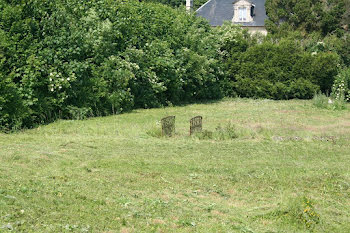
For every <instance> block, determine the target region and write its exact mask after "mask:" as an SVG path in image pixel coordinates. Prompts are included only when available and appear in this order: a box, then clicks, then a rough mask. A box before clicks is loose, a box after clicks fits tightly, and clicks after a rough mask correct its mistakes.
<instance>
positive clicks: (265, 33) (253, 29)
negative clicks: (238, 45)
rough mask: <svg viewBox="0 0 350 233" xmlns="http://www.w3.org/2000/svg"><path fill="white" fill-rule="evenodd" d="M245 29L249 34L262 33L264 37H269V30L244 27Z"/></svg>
mask: <svg viewBox="0 0 350 233" xmlns="http://www.w3.org/2000/svg"><path fill="white" fill-rule="evenodd" d="M244 28H246V29H248V32H249V33H250V34H255V33H261V34H263V35H264V36H266V35H267V30H266V28H265V27H244Z"/></svg>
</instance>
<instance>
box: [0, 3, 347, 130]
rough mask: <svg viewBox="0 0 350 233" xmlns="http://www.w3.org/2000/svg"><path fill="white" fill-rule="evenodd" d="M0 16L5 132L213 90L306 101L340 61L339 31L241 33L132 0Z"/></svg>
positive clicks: (213, 94)
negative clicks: (309, 34) (308, 34)
mask: <svg viewBox="0 0 350 233" xmlns="http://www.w3.org/2000/svg"><path fill="white" fill-rule="evenodd" d="M0 12H1V14H0V128H1V130H5V131H6V130H15V129H20V128H30V127H33V126H36V125H38V124H43V123H47V122H51V121H53V120H55V119H58V118H63V119H81V118H84V117H87V116H103V115H108V114H117V113H121V112H124V111H128V110H131V109H133V108H151V107H160V106H168V105H174V104H180V103H185V102H192V101H201V100H209V99H218V98H221V97H223V96H241V97H254V98H273V99H290V98H311V97H312V96H313V94H314V93H315V92H317V91H319V90H321V91H323V92H331V90H332V85H333V81H334V78H335V77H336V75H337V74H338V72H339V70H341V69H342V68H344V67H345V66H349V61H350V56H349V50H348V46H349V40H348V39H347V38H348V33H347V32H346V29H344V28H343V27H342V28H343V29H342V30H343V31H341V30H334V31H332V32H327V34H326V35H325V34H322V33H323V32H321V31H319V32H315V31H314V32H312V33H311V34H312V36H306V34H305V33H304V31H303V30H301V29H300V27H299V26H296V29H295V30H289V29H288V30H286V31H283V30H284V28H285V27H284V26H283V25H279V24H276V23H274V22H273V21H271V24H275V27H274V30H275V31H276V32H275V33H271V34H270V35H269V36H268V37H260V36H250V35H249V34H248V33H247V32H246V31H244V30H242V29H241V28H239V27H237V26H233V25H230V24H226V25H224V26H223V27H217V28H212V27H210V26H209V24H208V23H207V22H206V21H205V20H204V19H201V18H198V17H196V16H195V15H194V14H188V13H187V12H185V10H184V9H183V8H172V7H169V6H166V5H163V4H159V3H149V2H144V1H142V2H139V1H138V0H129V1H116V0H91V1H79V0H52V1H41V0H22V1H8V0H0ZM344 15H345V13H344ZM278 22H279V21H278ZM338 28H339V25H338V26H337V29H338ZM345 73H346V72H345Z"/></svg>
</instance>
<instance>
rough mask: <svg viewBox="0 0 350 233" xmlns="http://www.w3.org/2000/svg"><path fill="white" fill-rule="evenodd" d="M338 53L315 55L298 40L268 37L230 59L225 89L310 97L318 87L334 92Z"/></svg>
mask: <svg viewBox="0 0 350 233" xmlns="http://www.w3.org/2000/svg"><path fill="white" fill-rule="evenodd" d="M338 62H339V57H338V55H337V54H335V53H329V52H320V53H318V54H316V55H312V54H311V53H310V52H306V51H304V50H303V47H302V46H301V45H300V44H298V43H297V42H295V40H289V39H283V40H280V41H279V42H277V43H275V42H271V41H265V42H263V43H257V44H252V45H251V46H250V47H248V48H247V50H246V51H242V52H240V53H238V54H233V55H231V57H230V58H229V59H227V66H230V65H232V67H236V70H234V71H233V70H228V77H227V79H226V80H225V81H224V83H225V86H224V88H229V90H225V91H224V92H225V93H228V94H229V95H231V96H232V95H233V96H234V95H238V96H241V97H254V98H270V99H291V98H299V99H310V98H312V97H313V95H314V93H315V92H317V91H318V90H322V91H323V92H324V93H325V92H330V90H331V86H332V83H333V78H334V76H335V75H336V74H337V72H338V68H337V65H338Z"/></svg>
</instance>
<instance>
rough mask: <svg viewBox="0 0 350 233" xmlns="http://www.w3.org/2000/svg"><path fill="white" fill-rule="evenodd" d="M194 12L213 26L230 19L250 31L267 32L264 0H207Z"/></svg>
mask: <svg viewBox="0 0 350 233" xmlns="http://www.w3.org/2000/svg"><path fill="white" fill-rule="evenodd" d="M188 2H192V1H191V0H189V1H188ZM189 4H190V3H189ZM189 4H188V5H189ZM191 4H192V3H191ZM191 6H192V5H191ZM187 9H189V8H187ZM196 13H197V15H198V16H200V17H203V18H205V19H207V20H208V21H209V23H210V25H212V26H214V27H215V26H221V25H222V24H223V23H224V22H225V21H231V22H232V23H234V24H239V25H241V26H242V27H244V28H247V29H248V31H249V32H251V33H261V34H264V35H266V34H267V31H266V28H265V19H266V18H267V15H266V10H265V0H209V1H208V2H206V3H205V4H204V5H202V6H201V7H200V8H198V9H197V11H196Z"/></svg>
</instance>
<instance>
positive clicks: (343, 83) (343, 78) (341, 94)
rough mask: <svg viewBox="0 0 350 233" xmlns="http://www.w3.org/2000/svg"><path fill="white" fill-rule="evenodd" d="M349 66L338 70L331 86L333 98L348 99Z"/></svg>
mask: <svg viewBox="0 0 350 233" xmlns="http://www.w3.org/2000/svg"><path fill="white" fill-rule="evenodd" d="M349 87H350V68H345V69H343V70H341V71H340V72H339V74H338V75H337V76H336V78H335V80H334V84H333V87H332V95H331V96H332V98H333V99H335V100H346V101H347V102H349V100H350V89H349Z"/></svg>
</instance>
